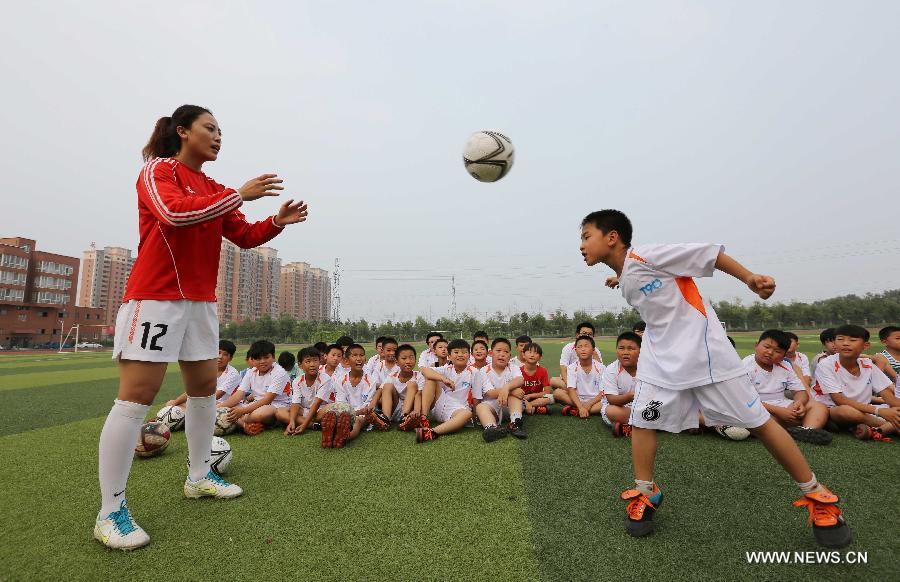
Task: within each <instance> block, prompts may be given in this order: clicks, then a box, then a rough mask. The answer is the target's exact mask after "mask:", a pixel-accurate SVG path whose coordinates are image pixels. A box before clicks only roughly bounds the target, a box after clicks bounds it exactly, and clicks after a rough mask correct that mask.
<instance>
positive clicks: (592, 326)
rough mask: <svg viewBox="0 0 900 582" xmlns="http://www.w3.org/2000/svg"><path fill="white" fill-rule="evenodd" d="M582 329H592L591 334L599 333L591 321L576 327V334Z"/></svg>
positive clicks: (583, 322)
mask: <svg viewBox="0 0 900 582" xmlns="http://www.w3.org/2000/svg"><path fill="white" fill-rule="evenodd" d="M582 327H586V328H588V329H590V330H591V333H594V332H595V331H597V330H596V329H594V324H593V323H591V322H590V321H582V322H581V323H579V324H578V325H576V326H575V333H578V332H579V331H581V328H582Z"/></svg>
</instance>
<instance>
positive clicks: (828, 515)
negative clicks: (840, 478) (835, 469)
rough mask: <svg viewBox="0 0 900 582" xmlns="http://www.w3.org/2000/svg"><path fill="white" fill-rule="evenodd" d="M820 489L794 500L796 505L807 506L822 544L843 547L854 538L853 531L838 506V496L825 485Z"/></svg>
mask: <svg viewBox="0 0 900 582" xmlns="http://www.w3.org/2000/svg"><path fill="white" fill-rule="evenodd" d="M821 487H822V488H821V489H820V490H818V491H813V492H812V493H806V494H804V495H803V498H802V499H798V500H797V501H795V502H794V507H806V509H807V510H808V511H809V523H812V525H813V535H814V536H815V538H816V542H817V543H818V544H819V545H820V546H825V547H826V548H842V547H844V546H846V545H847V544H849V543H850V542H851V541H852V540H853V532H852V531H851V530H850V526H849V525H847V522H846V521H844V516H842V515H841V510H840V508H839V507H838V506H837V502H838V496H837V495H835V494H834V493H832V492H831V491H829V490H828V489H827V488H825V487H824V486H821Z"/></svg>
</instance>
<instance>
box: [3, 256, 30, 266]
mask: <svg viewBox="0 0 900 582" xmlns="http://www.w3.org/2000/svg"><path fill="white" fill-rule="evenodd" d="M0 266H3V267H12V268H14V269H24V268H26V267H28V259H26V258H25V257H20V256H19V255H6V254H0Z"/></svg>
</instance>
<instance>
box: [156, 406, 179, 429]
mask: <svg viewBox="0 0 900 582" xmlns="http://www.w3.org/2000/svg"><path fill="white" fill-rule="evenodd" d="M156 422H161V423H163V424H164V425H166V426H168V427H169V430H170V431H172V432H175V431H176V430H181V429H182V428H184V410H182V409H181V408H180V407H178V406H163V407H162V408H160V409H159V412H157V413H156Z"/></svg>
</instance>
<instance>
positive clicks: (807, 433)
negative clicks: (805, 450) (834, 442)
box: [787, 426, 832, 445]
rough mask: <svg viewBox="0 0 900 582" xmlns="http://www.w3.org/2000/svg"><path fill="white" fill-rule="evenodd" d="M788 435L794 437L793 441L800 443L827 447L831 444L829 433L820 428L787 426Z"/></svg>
mask: <svg viewBox="0 0 900 582" xmlns="http://www.w3.org/2000/svg"><path fill="white" fill-rule="evenodd" d="M787 431H788V434H789V435H791V436H792V437H794V440H795V441H800V442H802V443H812V444H814V445H827V444H829V443H831V439H832V436H831V433H830V432H828V431H827V430H824V429H821V428H810V427H808V426H789V427H787Z"/></svg>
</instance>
